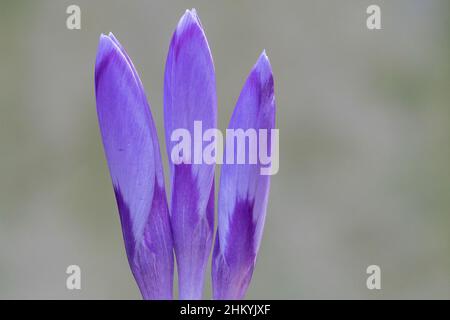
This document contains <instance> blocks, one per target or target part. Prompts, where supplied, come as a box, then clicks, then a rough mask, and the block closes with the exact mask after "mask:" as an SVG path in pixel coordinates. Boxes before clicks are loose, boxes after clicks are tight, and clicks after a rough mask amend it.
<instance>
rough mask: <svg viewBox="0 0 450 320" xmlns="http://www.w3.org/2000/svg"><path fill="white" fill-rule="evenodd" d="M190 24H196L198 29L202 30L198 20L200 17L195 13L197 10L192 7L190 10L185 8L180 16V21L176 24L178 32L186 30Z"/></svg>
mask: <svg viewBox="0 0 450 320" xmlns="http://www.w3.org/2000/svg"><path fill="white" fill-rule="evenodd" d="M190 26H196V27H198V28H199V29H201V30H203V26H202V23H201V22H200V18H199V16H198V14H197V10H195V9H194V8H192V9H191V10H189V9H186V11H185V12H184V14H183V16H182V17H181V18H180V21H179V22H178V25H177V30H178V32H181V31H184V30H188V29H189V27H190Z"/></svg>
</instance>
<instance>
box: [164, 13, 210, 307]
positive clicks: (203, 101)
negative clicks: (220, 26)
mask: <svg viewBox="0 0 450 320" xmlns="http://www.w3.org/2000/svg"><path fill="white" fill-rule="evenodd" d="M216 100H217V98H216V83H215V72H214V65H213V60H212V56H211V51H210V49H209V46H208V42H207V40H206V36H205V33H204V31H203V28H202V25H201V23H200V20H199V18H198V16H197V13H196V12H195V10H194V9H192V10H187V11H186V13H185V14H184V15H183V17H182V18H181V19H180V21H179V23H178V26H177V28H176V30H175V32H174V34H173V36H172V40H171V43H170V47H169V52H168V55H167V62H166V69H165V78H164V125H165V133H166V146H167V153H168V157H169V166H170V177H171V180H170V181H171V209H170V211H171V223H172V231H173V239H174V248H175V255H176V259H177V270H178V279H179V297H180V299H201V298H202V291H203V283H204V273H205V269H206V265H207V262H208V256H209V254H210V252H211V246H212V235H213V231H214V230H213V229H214V168H215V165H214V164H205V163H203V158H202V156H203V154H202V150H203V146H202V144H198V143H192V144H191V143H190V142H189V143H188V144H189V147H188V149H189V150H187V152H186V153H185V154H177V155H176V159H174V150H177V148H176V146H177V144H178V143H179V142H180V141H179V140H178V139H180V137H179V136H178V135H177V131H179V130H180V129H182V130H184V131H185V132H186V133H187V136H185V137H184V138H186V139H189V141H191V139H192V140H195V141H198V139H200V141H202V136H201V134H202V133H201V132H202V131H206V130H208V129H212V128H216V122H217V120H216V117H217V101H216ZM199 135H200V136H199ZM185 142H186V141H185ZM191 146H192V147H191ZM185 151H186V150H185Z"/></svg>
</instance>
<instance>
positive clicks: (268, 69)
mask: <svg viewBox="0 0 450 320" xmlns="http://www.w3.org/2000/svg"><path fill="white" fill-rule="evenodd" d="M254 69H255V70H256V71H259V72H264V74H268V75H270V76H272V66H271V64H270V60H269V57H268V56H267V53H266V49H264V50H263V52H262V53H261V54H260V55H259V58H258V60H257V61H256V64H255V67H254Z"/></svg>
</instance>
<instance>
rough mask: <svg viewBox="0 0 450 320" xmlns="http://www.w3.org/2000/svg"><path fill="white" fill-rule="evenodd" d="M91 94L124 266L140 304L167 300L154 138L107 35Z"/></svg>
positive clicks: (130, 71) (165, 218)
mask: <svg viewBox="0 0 450 320" xmlns="http://www.w3.org/2000/svg"><path fill="white" fill-rule="evenodd" d="M95 93H96V100H97V114H98V122H99V126H100V131H101V136H102V140H103V146H104V150H105V155H106V160H107V162H108V167H109V171H110V174H111V179H112V183H113V187H114V192H115V195H116V200H117V205H118V209H119V215H120V222H121V225H122V233H123V238H124V242H125V249H126V253H127V256H128V262H129V264H130V267H131V270H132V272H133V275H134V277H135V279H136V282H137V284H138V286H139V289H140V291H141V293H142V296H143V297H144V299H172V290H173V245H172V233H171V227H170V221H169V219H170V218H169V212H168V206H167V200H166V193H165V188H164V177H163V169H162V164H161V155H160V151H159V143H158V137H157V133H156V129H155V125H154V122H153V118H152V115H151V112H150V108H149V105H148V102H147V98H146V96H145V92H144V89H143V86H142V83H141V81H140V79H139V76H138V74H137V72H136V70H135V68H134V66H133V64H132V62H131V60H130V58H129V57H128V55H127V53H126V52H125V50H124V49H123V47H122V46H121V45H120V44H119V42H118V41H117V40H116V39H115V38H114V36H113V35H112V34H110V35H109V36H105V35H101V37H100V43H99V47H98V52H97V59H96V63H95Z"/></svg>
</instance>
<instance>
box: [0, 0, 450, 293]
mask: <svg viewBox="0 0 450 320" xmlns="http://www.w3.org/2000/svg"><path fill="white" fill-rule="evenodd" d="M71 4H77V5H79V6H80V7H81V19H82V22H81V27H82V29H81V30H68V29H67V28H66V18H67V16H68V15H67V14H66V8H67V6H69V5H71ZM370 4H378V5H380V6H381V10H382V28H383V29H382V30H379V31H369V30H368V29H367V28H366V18H367V14H366V8H367V7H368V6H369V5H370ZM191 7H195V8H196V9H197V10H198V12H199V15H200V18H201V20H202V24H203V26H204V28H205V30H206V34H207V37H208V40H209V44H210V47H211V50H212V53H213V56H214V61H215V66H216V72H217V75H216V76H217V93H218V101H219V106H218V107H219V124H220V128H221V129H222V130H223V129H225V128H226V126H227V123H228V121H229V119H230V115H231V112H232V110H233V108H234V104H235V101H236V99H237V97H238V94H239V92H240V90H241V87H242V85H243V82H244V80H245V78H246V76H247V74H248V72H249V70H250V68H251V67H252V66H253V64H254V63H255V61H256V59H257V57H258V56H259V54H260V52H261V51H262V50H263V49H266V50H267V53H268V55H269V57H270V59H271V63H272V66H273V70H274V74H275V85H276V97H277V106H278V111H277V112H278V113H277V127H278V128H279V129H280V171H279V173H278V174H277V175H276V176H274V177H273V178H272V188H271V194H270V202H269V207H268V212H267V221H266V228H265V234H264V237H263V242H262V246H261V251H260V255H259V259H258V263H257V267H256V270H255V273H254V277H253V281H252V284H251V286H250V289H249V291H248V295H247V298H255V299H258V298H265V299H272V298H273V299H304V298H324V299H328V298H344V299H347V298H369V299H372V298H373V299H378V298H387V299H391V298H447V299H449V298H450V232H449V230H450V170H449V166H450V112H449V111H450V104H449V101H450V2H449V1H447V0H433V1H422V0H397V1H387V0H385V1H382V0H371V1H364V0H342V1H325V0H320V1H318V0H307V1H306V0H305V1H294V0H292V1H287V0H283V1H266V0H264V1H263V0H246V1H162V0H161V1H144V0H139V1H138V0H132V1H126V2H125V1H106V0H103V1H99V0H97V1H88V0H83V1H81V0H76V1H75V0H74V1H56V0H52V1H50V0H42V1H34V0H28V1H24V0H18V1H1V3H0V43H1V44H0V70H1V72H0V147H1V152H0V298H4V299H5V298H7V299H9V298H25V299H29V298H43V299H46V298H57V299H59V298H60V299H78V298H88V299H105V298H113V299H116V298H123V299H129V298H140V295H139V292H138V289H137V286H136V285H135V282H134V280H133V278H132V275H131V272H130V270H129V267H128V264H127V260H126V255H125V252H124V246H123V241H122V235H121V230H120V224H119V218H118V214H117V209H116V204H115V199H114V195H113V190H112V187H111V183H110V178H109V172H108V169H107V166H106V161H105V158H104V155H103V148H102V144H101V140H100V136H99V130H98V124H97V115H96V110H95V99H94V84H93V79H94V78H93V66H94V60H95V55H96V50H97V42H98V37H99V35H100V33H102V32H109V31H112V32H114V34H115V35H116V37H117V38H118V39H119V40H120V41H121V42H122V44H123V45H124V46H125V47H126V49H127V51H128V53H129V54H130V56H131V58H132V59H133V61H134V64H135V66H136V67H137V69H138V71H139V73H140V75H141V78H142V80H143V83H144V86H145V88H146V91H147V95H148V97H149V100H150V103H151V105H152V112H153V115H154V118H155V119H156V124H157V129H158V132H159V135H160V137H163V131H162V129H163V122H162V119H163V117H162V85H163V70H164V64H165V58H166V54H167V49H168V45H169V41H170V37H171V35H172V32H173V30H174V28H175V26H176V24H177V22H178V19H179V18H180V17H181V15H182V14H183V13H184V11H185V9H186V8H191ZM164 146H165V144H164V141H163V139H162V140H161V150H162V151H164V150H165V147H164ZM163 157H164V161H165V164H166V160H167V157H166V155H165V154H164V153H163ZM166 168H167V167H166ZM166 172H167V171H166ZM166 176H167V174H166ZM166 178H167V177H166ZM71 264H77V265H79V266H80V267H81V270H82V290H80V291H76V290H74V291H68V290H67V289H66V286H65V283H66V277H67V275H66V273H65V271H66V267H67V266H68V265H71ZM371 264H376V265H379V266H380V267H381V272H382V278H381V279H382V283H381V285H382V290H374V291H370V290H368V289H367V288H366V278H367V276H368V275H367V274H366V268H367V266H368V265H371ZM207 279H208V283H207V286H206V287H205V297H207V298H209V297H210V282H209V279H210V276H209V273H208V274H207Z"/></svg>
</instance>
